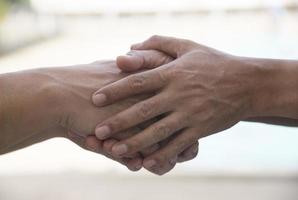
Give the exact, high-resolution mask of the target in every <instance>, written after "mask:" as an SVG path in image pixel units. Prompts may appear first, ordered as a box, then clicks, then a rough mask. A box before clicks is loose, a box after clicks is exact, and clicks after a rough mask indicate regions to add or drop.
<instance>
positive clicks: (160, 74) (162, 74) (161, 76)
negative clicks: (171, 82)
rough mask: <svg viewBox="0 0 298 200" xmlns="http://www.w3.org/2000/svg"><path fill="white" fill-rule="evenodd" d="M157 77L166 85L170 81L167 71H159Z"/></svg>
mask: <svg viewBox="0 0 298 200" xmlns="http://www.w3.org/2000/svg"><path fill="white" fill-rule="evenodd" d="M157 77H158V80H159V81H160V83H161V84H166V83H167V81H168V76H167V73H166V72H165V70H158V71H157Z"/></svg>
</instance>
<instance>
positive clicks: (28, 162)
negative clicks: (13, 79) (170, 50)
mask: <svg viewBox="0 0 298 200" xmlns="http://www.w3.org/2000/svg"><path fill="white" fill-rule="evenodd" d="M153 34H162V35H170V36H176V37H181V38H188V39H191V40H195V41H197V42H199V43H203V44H205V45H209V46H212V47H214V48H218V49H220V50H223V51H226V52H229V53H232V54H236V55H242V56H254V57H270V58H287V59H298V0H241V1H239V0H221V1H215V0H184V1H181V0H151V1H139V0H109V1H103V0H76V1H73V0H51V1H49V0H31V1H30V0H0V72H1V73H5V72H9V71H16V70H21V69H28V68H34V67H41V66H62V65H71V64H78V63H89V62H92V61H95V60H99V59H114V58H115V57H116V56H117V55H121V54H125V53H126V52H127V51H128V50H129V47H130V45H131V44H132V43H135V42H140V41H143V40H144V39H146V38H148V37H149V36H151V35H153ZM297 130H298V129H295V128H287V127H278V126H270V125H263V124H255V123H244V122H243V123H239V124H238V125H236V126H235V127H233V128H232V129H230V130H228V131H225V132H223V133H221V134H217V135H214V136H211V137H208V138H205V139H203V140H201V143H200V153H199V156H198V157H197V158H196V159H195V160H193V161H191V162H188V163H184V164H182V165H178V166H177V167H176V168H175V169H174V170H173V171H172V172H170V173H169V174H168V175H166V176H163V177H158V176H155V175H151V174H149V173H147V172H146V171H141V172H137V173H132V172H129V171H128V170H127V169H126V168H125V167H122V166H120V165H119V164H117V163H115V162H113V161H110V160H108V159H105V158H104V157H102V156H100V155H96V154H94V153H90V152H87V151H84V150H82V149H80V148H79V147H77V146H76V145H74V144H72V143H71V142H69V141H67V140H64V139H52V140H49V141H46V142H43V143H41V144H37V145H34V146H31V147H28V148H26V149H23V150H20V151H17V152H13V153H10V154H6V155H3V156H0V199H1V200H20V199H22V200H27V199H28V200H29V199H30V200H35V199H43V200H52V199H72V200H81V199H109V200H111V199H119V198H121V199H123V200H126V199H127V200H134V199H140V198H142V199H144V200H147V199H157V200H159V199H173V200H175V199H182V198H184V199H208V200H213V199H222V200H224V199H239V198H240V199H244V200H245V199H255V200H258V199H262V200H267V199H270V200H275V199H282V200H296V199H298V190H297V189H298V131H297Z"/></svg>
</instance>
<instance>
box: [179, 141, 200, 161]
mask: <svg viewBox="0 0 298 200" xmlns="http://www.w3.org/2000/svg"><path fill="white" fill-rule="evenodd" d="M198 153H199V142H198V141H196V143H195V144H193V145H191V146H190V147H188V148H187V149H185V150H184V151H183V152H182V153H180V154H179V155H178V160H177V162H179V163H182V162H186V161H189V160H192V159H194V158H195V157H196V156H197V155H198Z"/></svg>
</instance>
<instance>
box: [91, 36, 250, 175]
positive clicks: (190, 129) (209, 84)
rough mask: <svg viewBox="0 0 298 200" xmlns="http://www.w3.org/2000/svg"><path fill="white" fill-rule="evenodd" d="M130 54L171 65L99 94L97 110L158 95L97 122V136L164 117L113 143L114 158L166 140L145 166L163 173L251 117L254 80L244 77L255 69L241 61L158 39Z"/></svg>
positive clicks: (192, 45) (188, 43) (186, 43)
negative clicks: (193, 148) (203, 141)
mask: <svg viewBox="0 0 298 200" xmlns="http://www.w3.org/2000/svg"><path fill="white" fill-rule="evenodd" d="M132 50H158V51H160V52H164V53H166V54H167V55H169V56H168V58H169V57H170V58H172V59H173V61H172V62H169V63H167V64H164V65H162V66H160V67H158V68H155V69H152V70H149V71H145V72H142V73H138V74H134V75H131V76H128V77H126V78H124V79H121V80H119V81H117V82H114V83H112V84H110V85H108V86H106V87H103V88H101V89H100V90H98V91H97V92H96V93H95V94H94V96H93V100H94V103H95V104H96V105H97V106H106V105H109V104H112V103H115V102H117V101H119V100H122V99H125V98H127V97H130V96H134V95H138V94H146V93H155V94H156V95H154V96H152V97H150V98H148V99H146V100H144V101H142V102H139V103H137V104H135V105H133V106H131V107H130V108H129V109H126V110H124V111H122V112H120V113H118V114H116V115H115V116H113V117H111V118H109V119H107V120H105V121H104V122H102V123H100V124H99V125H98V126H97V129H96V136H97V138H99V139H106V138H109V137H111V136H112V135H114V134H116V133H118V132H119V131H121V130H125V129H127V128H130V127H134V126H136V125H138V124H140V123H142V122H144V121H146V120H149V119H152V118H154V117H156V116H161V115H163V116H164V117H163V118H162V119H161V120H159V121H158V122H156V123H154V124H152V125H151V126H150V127H148V128H147V129H145V130H144V131H142V132H141V133H139V134H137V135H134V136H133V137H131V138H129V139H126V140H123V141H121V142H119V143H118V144H115V145H114V146H113V148H112V152H113V153H114V155H118V156H125V155H129V154H132V153H135V152H138V151H141V150H142V149H144V148H146V147H148V146H151V145H153V144H156V143H159V142H161V141H163V140H165V139H169V142H168V144H167V145H166V146H165V147H164V148H162V149H160V150H158V151H157V152H155V153H153V154H152V155H150V156H148V157H146V158H145V160H144V163H143V165H144V167H145V168H147V169H148V170H150V171H153V172H156V173H160V174H162V173H163V171H161V172H160V169H163V168H165V167H164V166H169V165H170V166H172V165H173V164H172V163H175V160H174V161H173V160H171V158H177V155H178V154H179V153H181V152H182V151H183V150H184V149H185V148H186V147H187V146H189V145H190V144H194V143H196V142H197V141H198V139H200V138H202V137H205V136H208V135H211V134H213V133H216V132H219V131H222V130H225V129H227V128H229V127H231V126H233V125H234V124H236V123H237V122H239V121H240V120H241V119H243V118H247V117H249V113H248V111H249V107H250V106H251V96H250V94H251V93H250V89H251V87H252V85H253V84H252V83H253V82H252V80H251V79H250V78H247V77H250V76H249V75H251V72H252V70H253V69H252V68H250V67H247V68H244V67H243V63H242V59H241V58H239V57H236V56H232V55H229V54H225V53H223V52H220V51H217V50H214V49H211V48H209V47H206V46H202V45H199V44H196V43H194V42H191V41H188V40H181V39H176V38H169V37H161V36H154V37H152V38H150V39H149V40H147V41H145V42H143V43H140V44H137V45H133V46H132ZM168 58H167V59H165V60H167V61H169V59H168ZM159 61H160V60H156V62H159ZM161 61H162V60H161ZM240 63H241V65H240ZM118 64H119V59H118ZM129 70H130V69H129ZM98 96H100V98H98ZM98 99H100V101H98ZM169 163H170V164H169Z"/></svg>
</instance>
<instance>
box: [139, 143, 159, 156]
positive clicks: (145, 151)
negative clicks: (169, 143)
mask: <svg viewBox="0 0 298 200" xmlns="http://www.w3.org/2000/svg"><path fill="white" fill-rule="evenodd" d="M159 148H160V145H159V144H154V145H151V146H150V147H147V148H145V149H143V150H141V151H140V152H141V155H142V156H143V157H147V156H148V155H150V154H152V153H154V152H155V151H157V150H158V149H159Z"/></svg>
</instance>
